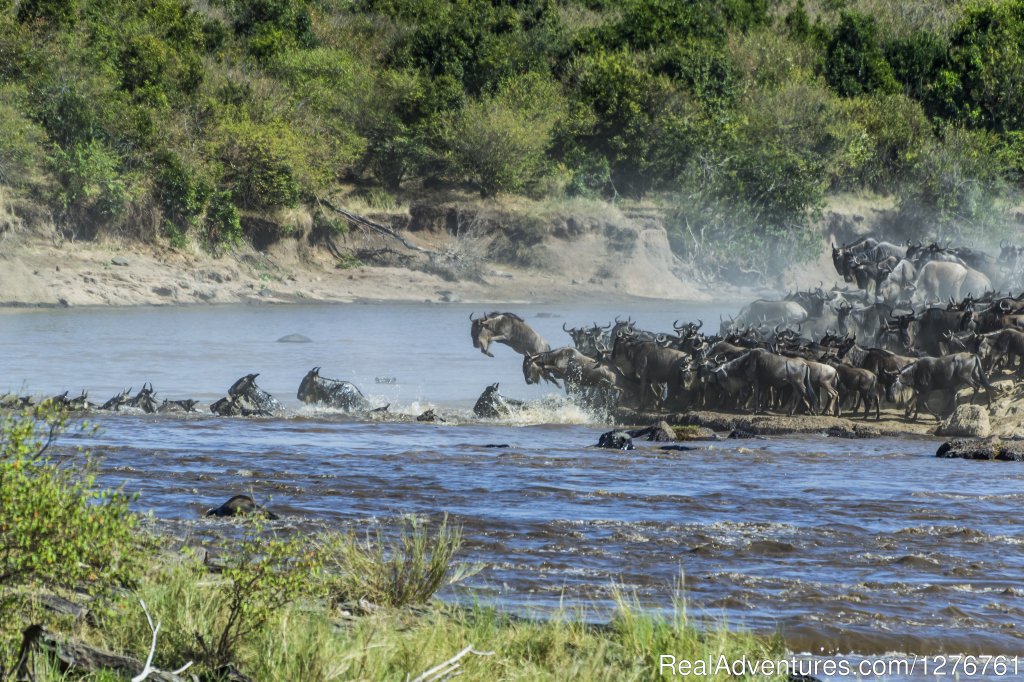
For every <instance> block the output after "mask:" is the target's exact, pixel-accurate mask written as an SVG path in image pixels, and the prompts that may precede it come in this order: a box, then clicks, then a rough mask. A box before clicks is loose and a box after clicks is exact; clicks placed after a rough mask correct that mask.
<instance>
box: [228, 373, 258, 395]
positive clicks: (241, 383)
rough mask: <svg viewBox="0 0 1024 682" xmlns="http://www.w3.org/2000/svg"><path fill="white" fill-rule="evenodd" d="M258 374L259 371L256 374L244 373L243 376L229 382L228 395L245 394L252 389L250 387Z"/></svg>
mask: <svg viewBox="0 0 1024 682" xmlns="http://www.w3.org/2000/svg"><path fill="white" fill-rule="evenodd" d="M258 376H259V372H257V373H256V374H246V375H245V376H244V377H242V378H241V379H239V380H238V381H236V382H235V383H233V384H231V388H229V389H228V395H229V396H231V397H235V396H238V395H245V394H246V393H248V392H250V391H251V390H252V387H253V386H255V385H256V377H258Z"/></svg>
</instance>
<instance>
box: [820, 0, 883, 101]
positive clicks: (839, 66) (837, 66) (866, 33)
mask: <svg viewBox="0 0 1024 682" xmlns="http://www.w3.org/2000/svg"><path fill="white" fill-rule="evenodd" d="M825 78H826V79H827V80H828V83H829V85H831V86H832V87H833V88H835V90H836V91H837V92H838V93H839V94H840V95H843V96H844V97H851V96H854V95H860V94H863V93H866V92H875V91H876V90H880V91H882V92H895V91H896V90H897V85H896V79H895V78H894V77H893V73H892V67H891V66H889V62H887V61H886V59H885V55H884V54H883V52H882V48H881V46H880V45H879V42H878V29H877V27H876V25H875V20H874V18H873V17H870V16H867V15H864V14H858V13H856V12H843V13H842V15H841V16H840V19H839V24H838V25H837V26H836V28H835V29H834V30H833V32H832V36H831V38H830V39H829V41H828V45H827V47H826V51H825Z"/></svg>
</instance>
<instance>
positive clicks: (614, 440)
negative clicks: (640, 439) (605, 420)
mask: <svg viewBox="0 0 1024 682" xmlns="http://www.w3.org/2000/svg"><path fill="white" fill-rule="evenodd" d="M597 447H599V448H609V449H611V450H633V449H634V448H633V438H632V436H630V435H629V432H628V431H608V432H607V433H602V434H601V437H600V438H598V439H597Z"/></svg>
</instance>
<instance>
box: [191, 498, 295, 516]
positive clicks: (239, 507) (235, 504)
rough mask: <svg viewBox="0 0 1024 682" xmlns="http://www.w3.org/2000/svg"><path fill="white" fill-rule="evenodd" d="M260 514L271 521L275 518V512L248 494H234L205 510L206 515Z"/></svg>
mask: <svg viewBox="0 0 1024 682" xmlns="http://www.w3.org/2000/svg"><path fill="white" fill-rule="evenodd" d="M251 514H261V515H263V516H264V517H266V518H268V519H270V520H271V521H276V520H277V514H275V513H274V512H272V511H270V510H269V509H266V508H264V507H261V506H260V505H258V504H256V502H255V501H254V500H253V499H252V498H251V497H249V496H248V495H235V496H234V497H232V498H231V499H230V500H228V501H227V502H225V503H224V504H222V505H221V506H219V507H214V508H213V509H209V510H207V512H206V514H205V515H206V516H220V517H225V516H249V515H251Z"/></svg>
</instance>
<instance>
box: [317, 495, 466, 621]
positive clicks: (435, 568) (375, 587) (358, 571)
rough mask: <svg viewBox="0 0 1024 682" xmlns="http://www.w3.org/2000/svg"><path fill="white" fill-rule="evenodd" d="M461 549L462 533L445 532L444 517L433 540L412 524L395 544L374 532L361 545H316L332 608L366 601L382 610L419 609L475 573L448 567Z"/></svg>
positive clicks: (346, 541) (330, 539)
mask: <svg viewBox="0 0 1024 682" xmlns="http://www.w3.org/2000/svg"><path fill="white" fill-rule="evenodd" d="M461 547H462V529H461V528H457V527H455V528H453V527H451V526H449V525H448V516H447V515H445V517H444V519H443V520H442V521H441V523H440V525H439V526H438V528H437V531H436V533H435V534H434V535H433V537H431V536H430V535H429V533H428V532H427V531H426V529H424V528H423V527H422V526H421V525H420V522H419V521H417V520H416V519H412V520H408V521H406V522H405V523H404V524H403V526H402V529H401V532H400V535H399V537H398V539H397V541H395V542H388V541H386V540H385V538H384V535H383V533H382V531H380V530H378V531H377V533H376V535H375V536H369V535H368V536H367V537H366V538H364V539H362V540H360V539H359V538H358V537H357V536H356V535H355V533H345V534H340V533H334V534H328V535H326V536H325V537H324V538H323V539H322V540H321V542H320V543H319V551H320V553H321V558H322V559H323V560H324V562H325V568H326V570H327V577H326V579H325V582H326V584H327V588H328V592H329V595H330V597H331V599H332V600H333V602H334V603H343V602H353V601H355V602H357V601H360V600H363V599H365V600H367V601H369V602H370V603H372V604H377V605H381V606H407V605H410V604H423V603H425V602H427V601H429V600H430V598H431V597H433V596H434V594H435V593H436V592H437V591H438V590H440V589H441V588H442V587H444V586H446V585H451V584H453V583H457V582H459V581H461V580H465V579H466V578H468V577H470V576H471V575H473V574H474V573H475V572H477V571H478V570H479V568H477V567H472V566H468V565H466V564H454V563H453V560H454V559H455V556H456V555H457V554H458V553H459V550H460V549H461Z"/></svg>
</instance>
